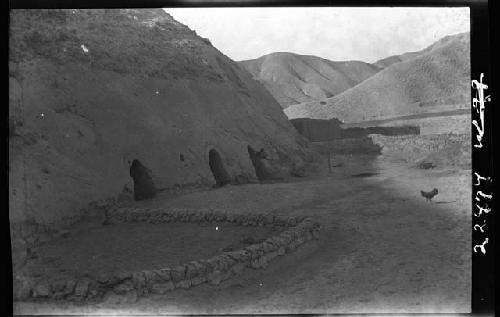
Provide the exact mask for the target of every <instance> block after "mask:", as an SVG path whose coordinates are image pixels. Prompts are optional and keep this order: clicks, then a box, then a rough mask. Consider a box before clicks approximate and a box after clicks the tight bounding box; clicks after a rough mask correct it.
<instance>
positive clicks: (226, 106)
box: [9, 9, 309, 234]
mask: <svg viewBox="0 0 500 317" xmlns="http://www.w3.org/2000/svg"><path fill="white" fill-rule="evenodd" d="M9 46H10V48H9V49H10V52H9V97H10V102H9V128H10V130H9V132H10V133H9V157H10V158H9V191H10V194H9V202H10V208H9V209H10V219H11V223H12V226H13V228H14V232H19V230H18V229H19V228H18V227H16V225H18V224H25V223H31V224H34V225H35V226H39V227H44V226H52V225H57V224H61V223H63V222H66V221H69V222H71V221H73V220H74V219H76V218H78V217H80V215H81V213H82V212H83V210H85V209H86V208H87V207H88V206H89V203H90V202H94V204H93V205H94V206H95V205H97V206H100V205H101V206H102V205H103V204H105V201H106V200H108V201H109V200H110V199H113V198H116V197H117V196H118V195H119V194H120V193H123V192H127V190H126V188H129V189H130V188H132V187H133V183H132V178H131V177H130V165H131V163H132V161H133V160H139V161H140V162H141V163H142V164H143V165H144V166H145V167H146V168H147V169H149V171H150V172H151V175H152V177H153V180H154V183H155V185H156V186H157V187H158V188H159V189H162V188H169V187H173V186H185V185H192V186H197V185H210V184H214V183H215V181H214V178H213V175H212V173H211V170H210V167H209V156H208V153H209V151H210V150H211V149H215V150H216V151H217V152H218V153H219V156H220V157H221V159H222V163H223V165H224V167H225V169H226V170H227V174H228V175H229V177H230V178H231V180H232V181H233V182H247V181H249V180H250V181H251V180H253V179H255V178H256V176H255V171H254V168H253V166H252V163H251V160H250V158H249V156H248V152H247V147H248V145H251V146H252V147H254V148H257V149H260V148H264V149H265V150H266V152H267V153H268V157H269V160H270V161H271V162H274V163H275V164H276V166H280V167H283V166H284V167H285V168H284V169H283V168H282V172H283V173H285V174H286V173H287V172H289V171H290V169H291V168H292V167H293V166H295V167H297V166H300V165H301V164H302V162H303V161H304V159H305V158H306V156H307V155H308V154H307V153H309V152H307V150H304V148H303V145H304V144H305V142H306V141H305V139H303V138H302V137H301V136H299V135H298V133H297V132H296V131H295V129H294V128H293V126H292V125H291V124H290V123H289V122H288V121H287V118H286V116H285V115H284V114H283V112H282V110H281V107H280V105H279V104H278V103H277V102H276V101H275V100H274V99H273V97H272V96H271V95H270V94H269V93H268V92H267V91H266V90H265V89H264V88H263V87H262V86H261V84H259V83H258V82H256V81H254V80H253V79H252V77H251V75H250V74H249V73H247V72H246V71H244V70H242V69H241V68H240V67H239V66H238V65H237V64H236V63H235V62H233V61H232V60H230V59H229V58H228V57H226V56H224V55H223V54H222V53H220V52H219V51H218V50H217V49H216V48H214V47H213V46H212V45H211V44H210V42H209V40H207V39H203V38H200V37H199V36H197V35H196V33H195V32H193V31H191V30H190V29H188V28H187V27H186V26H184V25H182V24H180V23H178V22H177V21H175V20H174V19H173V18H172V17H171V16H170V15H168V14H167V13H165V12H164V11H163V10H160V9H158V10H156V9H154V10H149V9H148V10H143V9H141V10H14V11H11V16H10V43H9ZM278 169H279V168H278ZM124 188H125V189H124ZM95 202H97V203H95ZM23 230H24V229H23ZM21 231H22V230H21ZM22 234H25V233H22Z"/></svg>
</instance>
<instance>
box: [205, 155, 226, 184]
mask: <svg viewBox="0 0 500 317" xmlns="http://www.w3.org/2000/svg"><path fill="white" fill-rule="evenodd" d="M208 165H209V166H210V170H211V171H212V174H213V175H214V179H215V185H216V186H217V187H220V186H224V185H227V184H229V182H230V178H229V174H228V173H227V171H226V169H225V168H224V163H223V162H222V158H221V156H220V154H219V152H217V150H216V149H211V150H210V151H209V152H208Z"/></svg>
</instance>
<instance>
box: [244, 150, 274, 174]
mask: <svg viewBox="0 0 500 317" xmlns="http://www.w3.org/2000/svg"><path fill="white" fill-rule="evenodd" d="M247 149H248V155H249V156H250V160H251V161H252V165H253V168H254V169H255V175H256V176H257V178H258V179H259V180H260V181H263V180H266V179H270V178H271V176H270V175H269V171H268V170H267V168H266V165H265V164H266V162H265V161H264V160H265V159H267V154H266V152H265V151H264V149H260V151H256V150H254V149H253V148H252V147H251V146H250V145H249V146H248V148H247Z"/></svg>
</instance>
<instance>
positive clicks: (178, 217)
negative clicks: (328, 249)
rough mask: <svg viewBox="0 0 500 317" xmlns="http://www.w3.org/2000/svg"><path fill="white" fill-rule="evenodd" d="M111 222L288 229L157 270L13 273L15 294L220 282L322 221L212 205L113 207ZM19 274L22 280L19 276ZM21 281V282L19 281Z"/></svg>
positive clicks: (61, 294) (78, 293)
mask: <svg viewBox="0 0 500 317" xmlns="http://www.w3.org/2000/svg"><path fill="white" fill-rule="evenodd" d="M107 221H108V222H109V223H120V222H139V221H141V222H142V221H145V222H150V223H165V222H169V223H173V222H193V223H202V222H214V223H222V222H229V223H235V224H238V225H241V226H278V227H283V228H285V230H284V231H283V232H282V233H280V234H279V235H276V236H273V237H270V238H268V239H266V240H265V241H264V242H262V243H257V244H253V245H250V246H248V247H245V248H243V249H241V250H238V251H231V252H224V253H222V254H220V255H217V256H214V257H212V258H210V259H201V260H196V261H191V262H188V263H185V264H183V265H179V266H176V267H165V268H163V269H158V270H148V271H140V272H125V273H119V274H113V275H102V276H100V277H98V278H95V279H92V278H85V279H81V280H68V281H63V282H61V281H59V282H57V283H48V282H39V283H36V284H34V285H30V282H29V281H28V280H27V279H23V278H20V277H15V278H14V293H15V294H14V297H15V299H17V300H20V299H26V298H29V297H31V298H53V299H66V300H84V299H98V298H101V297H102V296H103V295H104V294H106V293H107V292H109V291H112V292H113V293H115V294H118V295H120V294H126V293H129V292H136V293H137V295H139V296H141V295H145V294H148V293H155V294H163V293H165V292H168V291H171V290H174V289H176V288H184V289H186V288H190V287H193V286H196V285H199V284H202V283H210V284H214V285H217V284H219V283H220V282H222V281H224V280H226V279H228V278H230V277H231V276H234V275H237V274H240V273H241V272H242V271H243V270H244V269H245V268H253V269H259V268H264V267H266V266H267V264H268V263H269V262H270V261H272V260H273V259H275V258H277V257H278V256H282V255H284V254H286V253H290V252H292V251H294V250H295V249H296V248H298V247H299V246H300V245H302V244H304V243H305V242H307V241H309V240H311V239H317V238H318V237H319V232H320V225H319V224H318V223H315V222H313V221H312V219H310V218H307V217H279V216H274V215H272V214H242V215H234V214H229V213H224V212H219V211H213V210H201V211H200V210H196V211H192V210H181V209H175V210H164V209H135V208H128V209H117V210H114V211H110V212H109V213H108V219H107ZM16 279H17V280H16ZM16 285H17V287H16Z"/></svg>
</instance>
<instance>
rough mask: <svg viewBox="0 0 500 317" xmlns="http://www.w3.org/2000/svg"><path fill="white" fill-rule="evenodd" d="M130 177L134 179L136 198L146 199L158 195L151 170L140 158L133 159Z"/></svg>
mask: <svg viewBox="0 0 500 317" xmlns="http://www.w3.org/2000/svg"><path fill="white" fill-rule="evenodd" d="M130 177H132V179H133V180H134V199H135V200H144V199H150V198H153V197H155V196H156V187H155V185H154V182H153V177H152V176H151V171H150V170H149V169H148V168H147V167H146V166H144V165H143V164H142V163H141V162H140V161H139V160H133V161H132V164H131V165H130Z"/></svg>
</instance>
